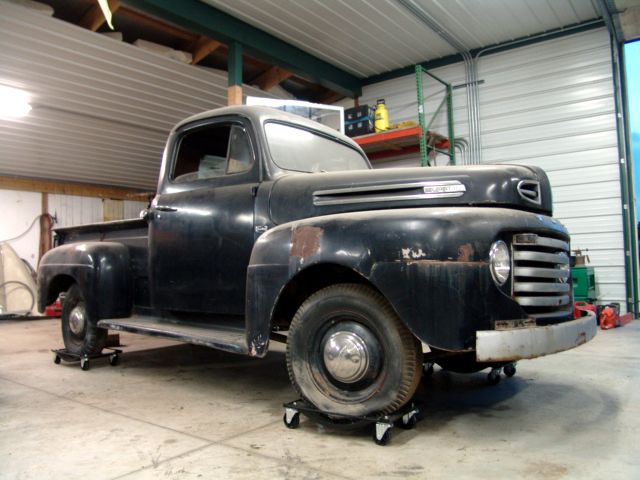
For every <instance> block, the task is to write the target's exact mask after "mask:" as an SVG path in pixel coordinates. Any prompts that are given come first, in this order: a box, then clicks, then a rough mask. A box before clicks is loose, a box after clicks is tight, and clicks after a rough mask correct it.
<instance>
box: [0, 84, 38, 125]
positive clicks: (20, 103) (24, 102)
mask: <svg viewBox="0 0 640 480" xmlns="http://www.w3.org/2000/svg"><path fill="white" fill-rule="evenodd" d="M29 100H30V99H29V94H28V93H27V92H25V91H24V90H19V89H17V88H13V87H5V86H3V85H0V117H12V118H15V117H24V116H26V115H28V114H29V112H30V111H31V105H29Z"/></svg>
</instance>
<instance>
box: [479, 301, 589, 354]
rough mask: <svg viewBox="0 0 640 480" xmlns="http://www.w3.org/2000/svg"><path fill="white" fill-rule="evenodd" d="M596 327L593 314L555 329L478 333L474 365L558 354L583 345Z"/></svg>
mask: <svg viewBox="0 0 640 480" xmlns="http://www.w3.org/2000/svg"><path fill="white" fill-rule="evenodd" d="M597 329H598V326H597V324H596V316H595V314H594V313H593V312H588V315H586V316H584V317H581V318H578V319H576V320H571V321H568V322H564V323H558V324H556V325H546V326H543V327H529V328H514V329H510V330H480V331H478V332H476V360H477V361H478V362H509V361H514V360H520V359H524V358H536V357H541V356H543V355H549V354H551V353H557V352H562V351H564V350H569V349H571V348H574V347H577V346H580V345H582V344H583V343H587V342H588V341H589V340H591V339H592V338H593V337H594V336H595V335H596V331H597Z"/></svg>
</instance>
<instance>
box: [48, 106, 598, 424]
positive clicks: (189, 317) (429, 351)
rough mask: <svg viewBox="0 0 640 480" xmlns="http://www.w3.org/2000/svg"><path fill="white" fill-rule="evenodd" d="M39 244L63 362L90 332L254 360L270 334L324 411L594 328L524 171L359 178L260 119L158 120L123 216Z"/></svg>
mask: <svg viewBox="0 0 640 480" xmlns="http://www.w3.org/2000/svg"><path fill="white" fill-rule="evenodd" d="M56 234H57V245H58V246H57V247H56V248H54V249H53V250H51V251H50V252H48V253H47V254H46V255H45V256H44V257H43V259H42V261H41V263H40V268H39V275H38V284H39V292H40V296H39V308H40V310H43V309H44V308H45V306H46V305H48V304H50V303H52V302H53V301H54V300H56V298H57V297H58V296H59V295H60V294H61V293H65V292H66V293H65V295H64V302H63V315H62V334H63V338H64V343H65V346H66V348H67V350H68V351H71V352H76V353H80V354H85V353H86V354H92V353H96V352H99V351H101V350H102V348H103V347H104V345H105V340H106V336H107V331H108V329H114V330H122V331H129V332H136V333H142V334H149V335H156V336H161V337H165V338H171V339H177V340H182V341H185V342H191V343H194V344H198V345H206V346H209V347H213V348H218V349H221V350H226V351H229V352H234V353H239V354H246V355H251V356H256V357H262V356H264V355H265V354H266V353H267V350H268V348H269V341H270V340H273V341H284V342H286V344H287V350H286V351H287V353H286V359H287V367H288V370H289V374H290V377H291V381H292V382H293V385H294V386H295V388H296V389H297V390H298V391H299V393H300V394H301V395H302V396H303V397H304V398H305V399H306V400H307V401H308V402H310V403H311V404H313V405H314V406H315V407H317V408H318V409H319V410H322V411H325V412H332V413H336V414H345V415H365V414H371V413H390V412H392V411H394V410H396V409H398V408H399V407H401V406H402V405H403V404H405V403H407V402H408V401H409V400H410V399H411V397H412V395H413V394H414V392H415V390H416V388H417V385H418V382H419V379H420V377H421V373H422V367H423V363H424V362H425V361H429V362H435V363H438V364H439V365H440V366H442V367H443V368H447V369H450V370H453V371H458V372H474V371H478V370H481V369H483V368H487V367H493V368H494V369H495V368H500V367H502V366H505V365H511V364H512V363H513V362H514V361H516V360H519V359H525V358H534V357H537V356H541V355H546V354H550V353H554V352H559V351H562V350H566V349H569V348H572V347H575V346H578V345H580V344H582V343H585V342H587V341H589V340H590V339H591V338H592V337H593V336H594V335H595V331H596V323H595V318H594V317H593V316H584V317H581V318H577V319H574V314H573V309H572V291H571V275H570V267H569V253H570V248H569V235H568V233H567V230H566V229H565V227H563V226H562V225H561V224H560V223H559V222H558V221H556V220H554V219H553V218H552V199H551V190H550V186H549V181H548V179H547V176H546V175H545V173H544V172H543V171H542V170H540V169H538V168H533V167H524V166H515V165H514V166H506V165H505V166H473V167H471V166H469V167H447V168H403V169H384V170H372V169H371V166H370V164H369V162H368V160H367V158H366V156H365V154H364V153H363V151H362V150H361V149H360V148H359V147H358V145H357V144H356V143H354V142H353V141H352V140H351V139H349V138H347V137H345V136H343V135H340V134H338V133H337V132H335V131H333V130H331V129H329V128H326V127H323V126H322V125H320V124H318V123H316V122H312V121H308V120H305V119H303V118H302V117H298V116H295V115H291V114H287V113H283V112H280V111H277V110H273V109H268V108H263V107H229V108H223V109H219V110H214V111H210V112H206V113H203V114H200V115H197V116H194V117H191V118H188V119H187V120H185V121H183V122H181V123H180V124H178V125H177V126H176V127H175V128H174V130H173V131H172V132H171V134H170V136H169V139H168V142H167V145H166V149H165V152H164V158H163V162H162V169H161V172H160V180H159V183H158V190H157V195H156V196H155V198H154V199H153V201H152V202H151V205H150V207H149V208H148V209H147V210H145V211H143V212H142V214H141V218H140V219H138V220H126V221H118V222H111V223H103V224H96V225H85V226H79V227H72V228H62V229H58V230H57V231H56Z"/></svg>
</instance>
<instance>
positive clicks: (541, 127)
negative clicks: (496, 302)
mask: <svg viewBox="0 0 640 480" xmlns="http://www.w3.org/2000/svg"><path fill="white" fill-rule="evenodd" d="M433 73H434V74H436V75H438V76H439V77H441V78H443V79H444V80H446V81H448V82H451V83H452V84H454V85H456V84H459V83H463V82H464V69H463V66H462V65H461V64H457V65H451V66H447V67H443V68H439V69H435V70H434V71H433ZM479 78H480V80H481V81H483V83H482V84H481V86H480V104H481V108H480V111H481V126H482V147H483V161H484V162H486V163H517V164H523V165H536V166H540V167H542V168H544V169H545V170H546V171H547V174H548V176H549V179H550V181H551V184H552V188H553V198H554V210H555V216H556V217H557V218H559V219H560V220H561V221H562V222H563V223H564V224H565V225H566V226H567V227H568V229H569V231H570V232H571V236H572V246H573V247H574V248H581V249H583V250H588V253H589V255H590V258H591V261H592V265H593V266H594V267H595V268H596V277H597V282H598V285H599V291H600V301H601V302H611V301H616V302H620V303H621V304H623V309H624V304H625V297H626V294H625V270H624V258H625V257H624V242H623V227H622V213H621V212H622V206H621V193H620V180H619V178H620V174H619V165H618V162H619V156H618V148H617V137H616V124H615V107H614V100H613V81H612V76H611V61H610V49H609V38H608V34H607V32H606V30H605V29H604V28H603V29H598V30H592V31H589V32H584V33H579V34H576V35H571V36H567V37H563V38H560V39H555V40H550V41H548V42H543V43H538V44H535V45H529V46H526V47H523V48H518V49H514V50H510V51H507V52H502V53H498V54H495V55H487V56H485V57H481V59H480V62H479ZM426 85H427V89H429V90H428V92H427V96H428V95H430V94H432V93H433V90H432V89H433V88H434V87H433V86H431V85H430V83H429V82H428V81H427V83H426ZM427 89H425V91H427ZM412 96H413V97H415V79H414V76H413V75H409V76H406V77H402V78H397V79H393V80H388V81H385V82H381V83H378V84H375V85H371V86H368V87H365V89H364V92H363V96H362V98H361V103H375V99H376V98H385V100H386V103H387V106H388V108H389V111H390V118H391V121H392V122H394V121H401V120H406V119H414V120H415V119H417V106H416V101H415V99H412ZM465 101H466V94H465V92H464V90H462V89H460V90H456V91H455V98H454V105H455V107H456V109H455V113H454V119H455V130H456V136H458V137H464V136H466V135H467V131H468V128H467V118H466V110H465V109H466V104H465ZM434 108H435V104H429V103H427V111H428V112H431V111H433V109H434ZM443 122H444V116H443V117H442V121H441V122H436V126H435V129H440V131H442V130H443V129H444V123H443ZM412 164H413V165H417V164H418V160H417V159H416V158H415V157H414V158H413V159H412V158H408V157H403V158H402V159H400V160H398V162H397V163H394V162H393V160H386V161H384V162H377V163H376V166H377V167H392V166H396V165H397V166H409V165H412Z"/></svg>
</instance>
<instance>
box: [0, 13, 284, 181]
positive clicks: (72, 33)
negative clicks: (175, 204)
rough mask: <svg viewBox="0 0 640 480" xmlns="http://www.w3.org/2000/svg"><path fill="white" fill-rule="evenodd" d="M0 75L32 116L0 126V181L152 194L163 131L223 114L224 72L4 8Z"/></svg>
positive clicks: (0, 15)
mask: <svg viewBox="0 0 640 480" xmlns="http://www.w3.org/2000/svg"><path fill="white" fill-rule="evenodd" d="M0 65H1V66H2V68H1V69H0V85H4V86H11V87H17V88H20V89H23V90H25V91H26V92H28V93H29V95H30V96H31V104H32V106H33V110H32V111H31V113H30V114H29V115H28V116H26V117H23V118H18V119H4V118H0V144H1V145H2V148H1V149H0V175H15V176H21V177H39V178H47V179H54V180H66V181H75V182H81V183H94V184H104V185H116V186H123V187H133V188H143V189H148V190H154V189H155V185H156V182H157V175H158V170H159V168H160V159H161V154H162V149H163V147H164V142H165V139H166V135H167V133H168V132H169V130H170V129H171V127H172V126H173V125H174V124H175V123H176V122H178V121H179V120H182V119H184V118H185V117H188V116H190V115H193V114H195V113H199V112H202V111H204V110H208V109H212V108H216V107H221V106H225V105H226V104H227V75H226V72H221V71H217V70H212V69H208V68H202V67H195V66H191V65H187V64H183V63H180V62H178V61H175V60H171V59H168V58H165V57H162V56H160V55H156V54H154V53H151V52H148V51H145V50H142V49H140V48H137V47H135V46H133V45H131V44H127V43H124V42H119V41H116V40H113V39H110V38H107V37H105V36H103V35H99V34H96V33H93V32H91V31H89V30H86V29H83V28H80V27H77V26H75V25H72V24H69V23H66V22H63V21H61V20H57V19H55V18H51V17H47V16H44V15H42V14H39V13H37V12H34V11H32V10H28V9H26V8H24V7H21V6H18V5H14V4H12V3H8V2H4V1H0ZM244 93H245V94H248V95H258V96H268V97H272V96H273V95H272V94H269V93H267V92H263V91H261V90H259V89H257V88H254V87H249V86H245V87H244Z"/></svg>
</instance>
